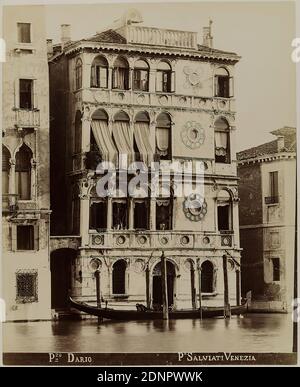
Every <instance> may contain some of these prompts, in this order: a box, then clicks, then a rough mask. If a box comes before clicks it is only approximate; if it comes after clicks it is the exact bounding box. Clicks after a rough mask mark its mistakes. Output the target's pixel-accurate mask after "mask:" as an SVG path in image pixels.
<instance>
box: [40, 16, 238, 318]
mask: <svg viewBox="0 0 300 387" xmlns="http://www.w3.org/2000/svg"><path fill="white" fill-rule="evenodd" d="M70 28H71V27H70V26H69V25H63V26H62V36H61V43H60V44H57V45H52V44H51V42H50V41H48V54H49V74H50V75H49V76H50V117H51V119H50V127H51V131H50V132H51V138H50V141H51V144H50V146H51V205H52V207H51V209H52V211H53V212H52V215H51V216H52V218H51V219H52V221H51V241H50V245H51V281H52V288H51V291H52V309H53V310H55V311H58V312H60V311H63V310H64V309H66V308H67V305H68V304H67V300H68V295H69V294H71V295H72V296H73V297H75V298H77V299H81V300H85V301H89V302H93V301H95V298H96V289H95V275H94V273H95V270H97V269H99V270H101V281H100V282H101V296H102V298H103V300H105V301H108V303H109V305H113V306H115V307H118V306H120V307H125V306H126V307H127V306H128V307H130V308H132V307H134V305H135V303H136V302H142V303H145V304H146V303H147V304H148V305H149V306H157V305H158V306H159V305H160V304H161V299H162V294H161V268H160V256H161V253H162V251H164V253H165V255H166V257H167V277H168V281H167V282H168V299H169V305H172V306H173V307H179V308H180V307H183V306H187V307H191V306H192V304H193V306H194V307H195V306H197V305H198V296H199V284H201V285H200V286H201V293H202V299H203V304H218V305H222V304H223V302H224V301H223V293H224V281H223V267H222V262H223V259H222V257H223V256H224V255H226V257H227V268H228V278H229V295H230V302H231V303H232V304H235V303H236V302H239V300H240V294H239V292H240V290H239V288H240V287H239V281H240V254H241V250H240V246H239V220H238V200H239V199H238V190H237V184H238V179H237V168H236V153H235V136H236V125H235V99H234V90H233V79H234V71H235V65H236V63H237V62H238V61H239V59H240V58H239V57H238V56H237V55H236V54H235V53H232V52H226V51H222V50H217V49H215V48H213V44H212V40H213V38H212V35H211V26H209V27H206V28H205V29H204V31H203V43H202V44H198V43H197V33H194V32H188V31H178V30H166V29H160V28H152V27H146V26H143V24H142V18H141V15H140V14H138V13H137V12H136V11H130V12H128V13H127V14H126V15H124V17H123V18H122V19H121V20H120V21H119V22H118V23H117V24H116V25H115V27H113V28H111V29H108V30H105V31H103V32H99V33H97V34H95V35H94V36H92V37H90V38H87V39H81V40H78V41H72V40H71V31H70ZM122 154H123V155H124V154H125V155H127V156H126V157H127V161H128V162H129V163H130V162H132V161H143V162H144V163H145V164H146V165H147V166H149V165H150V163H151V161H157V162H160V163H161V165H162V164H167V163H168V162H171V161H173V162H174V161H177V162H178V163H179V164H180V165H181V166H184V165H185V163H187V162H191V163H192V165H193V168H192V171H191V173H190V176H189V179H190V181H194V180H195V178H196V173H197V171H196V168H195V165H196V162H197V161H202V162H203V163H204V169H205V172H204V190H203V192H202V191H201V192H200V193H199V194H196V195H194V196H193V197H175V195H174V194H173V192H174V184H175V178H174V176H172V177H171V183H170V184H169V188H170V194H169V196H168V197H166V196H164V195H162V196H161V197H160V196H158V197H155V198H153V197H146V198H132V197H128V195H126V194H124V195H123V196H122V195H121V196H119V197H118V198H116V197H110V196H109V197H99V196H98V194H97V190H96V185H97V180H98V179H99V176H98V175H96V174H95V168H96V166H97V164H98V163H99V162H100V161H108V162H112V163H114V164H117V165H118V160H119V159H120V155H122ZM121 172H122V171H121V169H117V174H118V178H119V179H120V176H121V175H120V174H121ZM133 177H135V175H134V174H131V175H130V174H129V175H128V177H127V179H128V182H129V181H130V180H131V179H132V178H133ZM164 184H165V182H164V178H163V176H162V175H160V176H159V185H160V186H161V187H163V186H164ZM149 188H150V187H149ZM189 200H192V201H194V203H196V206H194V207H192V208H190V207H189V206H187V205H186V204H187V202H188V201H189Z"/></svg>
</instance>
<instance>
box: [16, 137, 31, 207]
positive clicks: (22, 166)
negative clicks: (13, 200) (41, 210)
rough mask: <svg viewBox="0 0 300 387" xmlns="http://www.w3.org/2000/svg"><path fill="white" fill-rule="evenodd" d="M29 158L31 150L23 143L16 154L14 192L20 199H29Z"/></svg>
mask: <svg viewBox="0 0 300 387" xmlns="http://www.w3.org/2000/svg"><path fill="white" fill-rule="evenodd" d="M31 159H32V151H31V150H30V149H29V147H28V146H27V145H25V144H23V145H22V146H21V148H20V149H19V151H18V152H17V154H16V169H15V171H16V173H15V176H16V193H17V194H18V196H19V199H20V200H30V199H31Z"/></svg>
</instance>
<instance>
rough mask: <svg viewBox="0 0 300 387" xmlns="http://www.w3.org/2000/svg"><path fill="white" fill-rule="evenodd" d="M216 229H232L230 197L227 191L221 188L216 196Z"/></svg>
mask: <svg viewBox="0 0 300 387" xmlns="http://www.w3.org/2000/svg"><path fill="white" fill-rule="evenodd" d="M217 215H218V230H219V231H220V232H222V231H230V230H231V229H232V214H231V197H230V194H229V192H228V191H226V190H221V191H220V192H219V193H218V197H217Z"/></svg>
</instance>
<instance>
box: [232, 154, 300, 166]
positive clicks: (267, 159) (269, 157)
mask: <svg viewBox="0 0 300 387" xmlns="http://www.w3.org/2000/svg"><path fill="white" fill-rule="evenodd" d="M286 159H296V152H280V153H273V154H269V155H261V156H257V157H252V158H248V159H242V160H237V164H238V165H245V164H255V163H263V162H270V161H275V160H286Z"/></svg>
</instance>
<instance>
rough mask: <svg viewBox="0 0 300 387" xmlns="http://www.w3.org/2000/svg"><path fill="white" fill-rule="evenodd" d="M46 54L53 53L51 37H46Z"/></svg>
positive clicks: (50, 54)
mask: <svg viewBox="0 0 300 387" xmlns="http://www.w3.org/2000/svg"><path fill="white" fill-rule="evenodd" d="M47 55H48V57H50V56H52V55H53V42H52V39H47Z"/></svg>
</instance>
